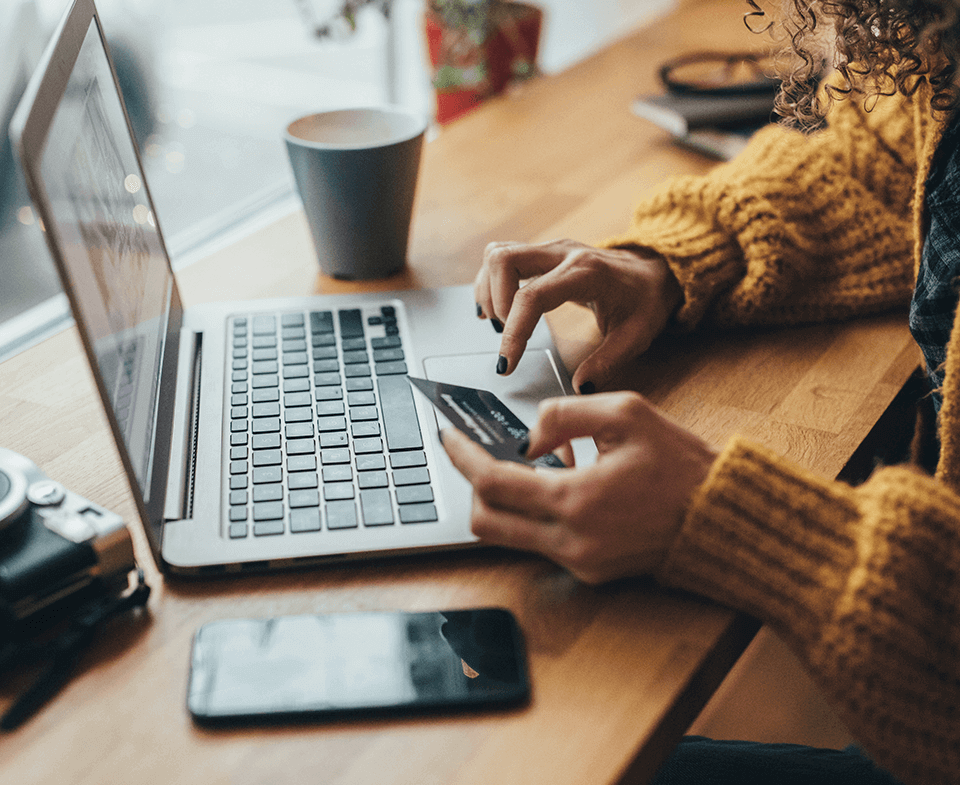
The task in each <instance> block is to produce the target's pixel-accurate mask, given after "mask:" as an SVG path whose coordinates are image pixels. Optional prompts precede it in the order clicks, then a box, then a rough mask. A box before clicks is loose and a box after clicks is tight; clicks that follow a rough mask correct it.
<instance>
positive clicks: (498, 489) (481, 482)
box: [442, 428, 556, 520]
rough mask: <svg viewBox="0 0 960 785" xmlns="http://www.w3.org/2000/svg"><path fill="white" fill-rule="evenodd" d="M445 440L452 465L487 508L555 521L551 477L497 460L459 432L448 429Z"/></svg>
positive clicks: (443, 437) (517, 464) (521, 465)
mask: <svg viewBox="0 0 960 785" xmlns="http://www.w3.org/2000/svg"><path fill="white" fill-rule="evenodd" d="M442 439H443V446H444V449H445V450H446V451H447V455H449V456H450V460H451V461H452V462H453V465H454V466H455V467H456V469H457V470H458V471H459V472H460V473H461V474H462V475H463V476H464V477H465V478H466V479H467V481H468V482H469V483H470V484H471V485H472V486H473V490H474V493H475V494H476V495H477V497H478V498H480V499H481V500H482V501H483V503H484V504H485V505H487V506H488V507H490V508H492V509H500V510H509V511H512V512H515V513H521V514H523V515H525V516H527V517H531V518H535V519H538V520H553V519H555V518H556V505H555V503H554V502H553V500H554V499H555V498H556V492H555V480H553V479H552V478H551V477H549V476H547V475H546V474H541V473H538V472H536V471H534V470H533V469H532V468H531V467H529V466H524V465H523V464H520V463H512V462H510V461H498V460H496V459H494V458H493V457H492V456H491V455H490V454H489V453H488V452H487V451H486V450H484V449H483V448H482V447H481V446H480V445H478V444H477V443H476V442H474V441H472V440H471V439H469V438H467V437H466V436H464V435H463V434H462V433H460V432H459V431H457V430H452V429H449V428H448V429H445V430H444V431H443V434H442Z"/></svg>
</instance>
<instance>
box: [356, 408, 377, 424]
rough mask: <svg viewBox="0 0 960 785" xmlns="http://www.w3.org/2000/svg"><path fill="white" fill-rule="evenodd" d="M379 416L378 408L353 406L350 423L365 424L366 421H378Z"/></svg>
mask: <svg viewBox="0 0 960 785" xmlns="http://www.w3.org/2000/svg"><path fill="white" fill-rule="evenodd" d="M378 416H379V413H378V412H377V407H376V406H351V407H350V422H363V421H365V420H376V419H377V418H378Z"/></svg>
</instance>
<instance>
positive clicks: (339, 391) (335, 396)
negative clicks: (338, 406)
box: [316, 385, 343, 403]
mask: <svg viewBox="0 0 960 785" xmlns="http://www.w3.org/2000/svg"><path fill="white" fill-rule="evenodd" d="M342 398H343V388H342V387H340V386H339V385H337V386H336V387H318V388H317V392H316V399H317V402H318V403H319V402H320V401H339V400H342Z"/></svg>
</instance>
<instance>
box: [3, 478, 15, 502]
mask: <svg viewBox="0 0 960 785" xmlns="http://www.w3.org/2000/svg"><path fill="white" fill-rule="evenodd" d="M11 488H13V483H12V482H10V478H9V477H7V475H6V474H5V473H4V472H3V471H0V502H3V500H4V499H6V498H7V495H8V494H9V493H10V489H11Z"/></svg>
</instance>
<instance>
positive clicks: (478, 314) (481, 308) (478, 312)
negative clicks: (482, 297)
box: [477, 303, 483, 319]
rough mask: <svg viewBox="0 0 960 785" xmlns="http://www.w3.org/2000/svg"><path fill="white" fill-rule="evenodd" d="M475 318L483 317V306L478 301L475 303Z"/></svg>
mask: <svg viewBox="0 0 960 785" xmlns="http://www.w3.org/2000/svg"><path fill="white" fill-rule="evenodd" d="M477 318H479V319H482V318H483V306H482V305H480V303H477Z"/></svg>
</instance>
